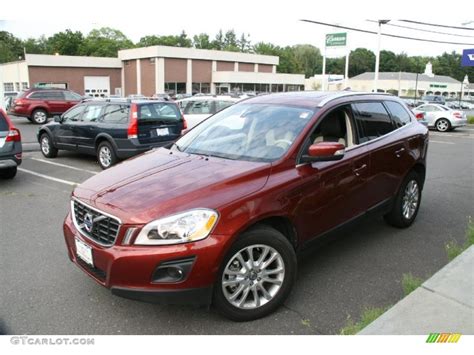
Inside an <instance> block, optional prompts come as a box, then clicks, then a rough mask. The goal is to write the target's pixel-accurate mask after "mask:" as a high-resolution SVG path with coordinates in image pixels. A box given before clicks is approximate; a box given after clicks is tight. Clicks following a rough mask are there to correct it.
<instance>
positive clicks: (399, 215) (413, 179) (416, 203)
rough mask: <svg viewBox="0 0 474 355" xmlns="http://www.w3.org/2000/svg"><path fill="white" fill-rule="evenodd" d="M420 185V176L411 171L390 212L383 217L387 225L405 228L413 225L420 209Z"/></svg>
mask: <svg viewBox="0 0 474 355" xmlns="http://www.w3.org/2000/svg"><path fill="white" fill-rule="evenodd" d="M421 184H422V182H421V179H420V176H419V175H418V174H417V173H416V172H414V171H412V172H410V173H409V174H408V175H407V176H406V178H405V180H403V183H402V186H401V187H400V191H398V194H397V196H396V197H395V202H394V204H393V207H392V210H391V211H390V212H389V213H387V214H386V215H385V216H384V218H385V221H386V222H387V223H388V224H390V225H392V226H394V227H397V228H406V227H409V226H410V225H411V224H412V223H413V221H414V220H415V218H416V215H417V214H418V210H419V208H420V202H421Z"/></svg>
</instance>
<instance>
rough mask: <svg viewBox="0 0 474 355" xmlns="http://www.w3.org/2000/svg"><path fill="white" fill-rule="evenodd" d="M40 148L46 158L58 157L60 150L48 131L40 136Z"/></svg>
mask: <svg viewBox="0 0 474 355" xmlns="http://www.w3.org/2000/svg"><path fill="white" fill-rule="evenodd" d="M40 148H41V153H43V155H44V156H45V157H46V158H56V157H57V156H58V150H57V149H56V148H55V147H54V145H53V142H52V141H51V137H50V136H49V134H47V133H43V134H42V135H41V136H40Z"/></svg>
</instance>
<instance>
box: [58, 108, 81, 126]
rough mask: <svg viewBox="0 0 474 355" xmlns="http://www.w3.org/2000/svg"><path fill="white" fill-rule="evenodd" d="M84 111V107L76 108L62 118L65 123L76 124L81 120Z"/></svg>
mask: <svg viewBox="0 0 474 355" xmlns="http://www.w3.org/2000/svg"><path fill="white" fill-rule="evenodd" d="M83 111H84V106H83V105H80V106H74V107H73V108H72V109H70V110H69V111H67V112H66V113H65V114H64V115H63V116H62V117H63V121H69V122H76V121H79V120H80V119H81V115H82V112H83Z"/></svg>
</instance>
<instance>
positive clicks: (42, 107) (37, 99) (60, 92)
mask: <svg viewBox="0 0 474 355" xmlns="http://www.w3.org/2000/svg"><path fill="white" fill-rule="evenodd" d="M82 99H83V97H82V96H81V95H79V94H77V93H75V92H73V91H70V90H64V89H38V88H37V89H29V90H26V91H23V92H21V93H20V94H19V95H18V96H17V97H16V98H15V99H14V100H13V104H12V106H11V107H10V113H11V114H12V115H15V116H23V117H26V118H28V119H29V120H30V121H31V122H33V123H36V124H44V123H46V121H47V120H48V117H50V116H53V115H60V114H62V113H64V112H66V111H67V110H69V109H70V108H71V107H72V106H74V105H76V104H77V103H79V102H81V100H82Z"/></svg>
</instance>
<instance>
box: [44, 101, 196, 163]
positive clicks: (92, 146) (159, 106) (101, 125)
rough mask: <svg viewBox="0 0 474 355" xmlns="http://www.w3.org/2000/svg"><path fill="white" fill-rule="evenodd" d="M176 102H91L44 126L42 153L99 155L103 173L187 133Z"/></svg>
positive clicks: (53, 155) (77, 106) (52, 156)
mask: <svg viewBox="0 0 474 355" xmlns="http://www.w3.org/2000/svg"><path fill="white" fill-rule="evenodd" d="M186 128H187V127H186V121H185V120H184V118H183V116H182V115H181V111H180V110H179V108H178V106H177V105H176V104H175V103H174V102H166V101H158V100H146V101H131V100H126V99H124V100H112V99H108V100H92V101H87V102H84V103H81V104H78V105H76V106H75V107H73V108H72V109H70V110H69V111H67V112H65V113H64V114H63V115H62V116H57V117H55V122H50V123H48V124H46V125H43V126H41V128H40V129H39V131H38V135H37V137H38V141H39V143H40V145H41V152H42V153H43V155H44V156H45V157H47V158H54V157H56V156H57V154H58V150H59V149H64V150H72V151H77V152H81V153H86V154H92V155H96V156H97V158H98V161H99V165H100V166H101V167H102V169H107V168H109V167H110V166H112V165H113V164H115V163H116V162H117V161H118V160H119V159H126V158H129V157H131V156H133V155H136V154H139V153H142V152H145V151H147V150H149V149H151V148H155V147H161V146H164V145H168V144H171V143H172V142H173V141H175V140H176V139H177V138H179V136H180V135H181V131H182V130H183V129H186Z"/></svg>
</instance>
